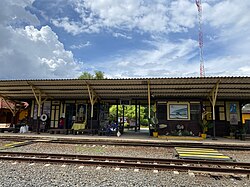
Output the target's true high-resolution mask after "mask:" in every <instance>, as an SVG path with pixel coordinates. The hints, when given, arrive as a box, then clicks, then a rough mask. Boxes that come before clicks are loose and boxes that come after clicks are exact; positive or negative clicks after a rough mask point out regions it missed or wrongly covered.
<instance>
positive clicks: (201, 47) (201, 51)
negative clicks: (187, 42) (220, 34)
mask: <svg viewBox="0 0 250 187" xmlns="http://www.w3.org/2000/svg"><path fill="white" fill-rule="evenodd" d="M195 3H196V6H197V8H198V16H199V48H200V77H205V68H204V59H203V33H202V6H201V0H195Z"/></svg>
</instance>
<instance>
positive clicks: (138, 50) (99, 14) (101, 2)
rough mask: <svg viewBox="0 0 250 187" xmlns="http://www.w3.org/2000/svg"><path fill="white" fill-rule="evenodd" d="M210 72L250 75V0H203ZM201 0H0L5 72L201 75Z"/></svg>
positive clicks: (20, 75) (0, 73)
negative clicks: (197, 1)
mask: <svg viewBox="0 0 250 187" xmlns="http://www.w3.org/2000/svg"><path fill="white" fill-rule="evenodd" d="M202 10H203V12H202V31H203V43H204V45H203V58H204V67H205V76H206V77H211V76H250V51H249V47H250V34H249V33H250V1H249V0H241V1H238V0H202ZM198 34H199V19H198V10H197V6H196V4H195V0H0V79H1V80H6V79H61V78H63V79H64V78H77V77H79V76H80V75H81V73H82V72H85V71H87V72H89V73H92V74H94V72H95V71H102V72H104V75H105V77H107V78H153V77H199V76H200V52H199V43H198V36H199V35H198Z"/></svg>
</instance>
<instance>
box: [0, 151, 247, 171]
mask: <svg viewBox="0 0 250 187" xmlns="http://www.w3.org/2000/svg"><path fill="white" fill-rule="evenodd" d="M0 160H13V161H20V162H23V161H26V162H33V163H35V162H43V163H63V164H82V165H94V166H108V167H127V168H142V169H154V170H175V171H199V172H210V173H211V172H215V173H230V174H247V175H249V174H250V163H244V162H222V161H204V160H181V159H158V158H141V157H119V156H96V155H71V154H53V153H22V152H0Z"/></svg>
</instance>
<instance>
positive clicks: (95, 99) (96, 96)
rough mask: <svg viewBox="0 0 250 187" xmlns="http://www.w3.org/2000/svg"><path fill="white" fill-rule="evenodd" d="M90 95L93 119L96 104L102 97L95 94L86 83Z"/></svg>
mask: <svg viewBox="0 0 250 187" xmlns="http://www.w3.org/2000/svg"><path fill="white" fill-rule="evenodd" d="M85 83H86V85H87V88H88V93H89V100H90V103H91V118H93V116H94V104H95V103H96V101H97V99H100V97H99V96H98V95H97V94H96V93H95V91H94V90H93V89H92V88H91V87H90V85H89V84H88V83H87V81H85Z"/></svg>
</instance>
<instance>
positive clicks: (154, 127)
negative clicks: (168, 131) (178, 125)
mask: <svg viewBox="0 0 250 187" xmlns="http://www.w3.org/2000/svg"><path fill="white" fill-rule="evenodd" d="M158 123H159V122H158V119H157V118H156V117H153V118H151V125H152V126H153V129H154V132H153V136H154V137H158V130H159V124H158Z"/></svg>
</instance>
